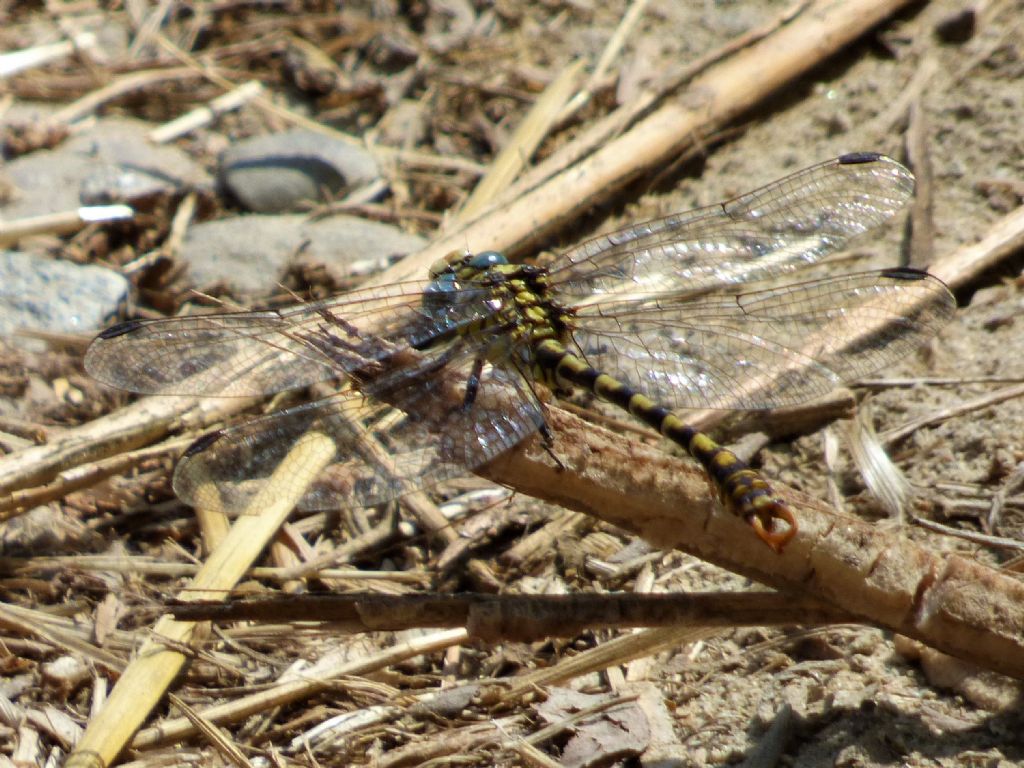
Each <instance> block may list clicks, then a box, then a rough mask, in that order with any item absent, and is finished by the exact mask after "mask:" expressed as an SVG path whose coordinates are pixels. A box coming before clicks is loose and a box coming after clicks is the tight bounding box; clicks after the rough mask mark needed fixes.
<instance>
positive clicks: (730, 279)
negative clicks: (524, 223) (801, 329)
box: [551, 153, 914, 304]
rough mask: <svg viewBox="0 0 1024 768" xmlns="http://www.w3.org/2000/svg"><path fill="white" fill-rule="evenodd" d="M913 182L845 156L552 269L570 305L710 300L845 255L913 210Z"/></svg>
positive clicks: (592, 244) (879, 161)
mask: <svg viewBox="0 0 1024 768" xmlns="http://www.w3.org/2000/svg"><path fill="white" fill-rule="evenodd" d="M913 190H914V177H913V176H912V175H911V173H910V172H909V171H908V170H907V169H906V168H904V167H903V166H902V165H900V164H899V163H897V162H896V161H895V160H892V159H891V158H888V157H885V156H883V155H876V154H867V153H860V154H856V155H844V156H842V157H839V158H836V159H834V160H830V161H827V162H824V163H821V164H819V165H815V166H812V167H810V168H807V169H805V170H802V171H798V172H797V173H794V174H792V175H790V176H787V177H786V178H784V179H780V180H778V181H775V182H772V183H771V184H769V185H767V186H765V187H762V188H761V189H758V190H755V191H754V192H750V193H748V194H745V195H742V196H740V197H737V198H735V199H734V200H730V201H728V202H725V203H720V204H717V205H712V206H709V207H707V208H699V209H697V210H694V211H690V212H687V213H681V214H676V215H674V216H668V217H666V218H663V219H656V220H654V221H649V222H645V223H643V224H637V225H635V226H632V227H627V228H626V229H622V230H620V231H618V232H613V233H611V234H608V235H602V236H600V237H597V238H594V239H593V240H589V241H587V242H584V243H582V244H580V245H578V246H576V247H575V248H573V249H572V250H570V251H568V252H567V253H565V254H564V255H563V256H562V257H561V258H560V259H559V260H558V261H557V262H556V263H555V264H554V265H552V267H551V282H552V285H554V286H556V287H557V290H558V293H559V296H560V297H561V298H563V299H564V300H565V302H566V303H568V304H575V303H580V302H585V300H586V299H587V297H589V296H592V295H594V294H605V295H607V294H618V295H619V296H621V297H623V298H626V297H628V296H629V295H630V294H632V295H649V294H652V293H660V294H664V293H677V292H686V293H688V294H691V295H694V294H700V293H706V292H708V291H710V290H715V289H719V288H723V287H726V286H729V285H736V284H738V283H745V282H748V281H751V280H757V279H763V278H765V277H768V276H771V275H776V274H781V273H783V272H789V271H791V270H794V269H797V268H799V267H801V266H804V265H807V264H810V263H813V262H816V261H819V260H820V259H822V258H824V257H825V256H826V255H828V254H829V253H833V252H835V251H837V250H840V249H842V248H843V247H845V245H846V244H847V242H848V241H849V240H850V239H851V238H852V237H855V236H856V235H859V234H861V233H863V232H866V231H868V230H870V229H873V228H874V227H876V226H878V225H879V224H881V223H882V222H883V221H884V220H886V219H888V218H889V217H890V216H892V215H893V214H894V213H896V212H897V211H899V209H900V208H901V207H902V206H903V205H904V203H906V201H907V200H908V199H909V198H910V196H911V194H912V193H913Z"/></svg>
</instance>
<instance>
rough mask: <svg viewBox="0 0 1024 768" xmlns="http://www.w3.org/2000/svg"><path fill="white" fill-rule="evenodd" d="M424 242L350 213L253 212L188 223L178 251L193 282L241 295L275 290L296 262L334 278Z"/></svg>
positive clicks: (365, 270)
mask: <svg viewBox="0 0 1024 768" xmlns="http://www.w3.org/2000/svg"><path fill="white" fill-rule="evenodd" d="M425 244H426V241H425V240H424V239H423V238H421V237H417V236H416V235H410V234H407V233H405V232H402V231H401V230H400V229H397V228H396V227H391V226H388V225H387V224H381V223H379V222H375V221H366V220H365V219H360V218H356V217H353V216H332V217H330V218H327V219H320V220H318V221H310V220H309V219H308V218H307V217H306V216H304V215H301V214H281V215H276V216H274V215H260V214H251V215H246V216H238V217H235V218H231V219H221V220H220V221H210V222H206V223H204V224H198V225H196V226H194V227H192V228H191V229H190V230H189V232H188V235H187V236H186V237H185V240H184V242H183V243H182V248H181V255H182V258H183V259H184V260H185V261H186V263H187V264H188V266H189V274H190V277H191V279H192V281H193V284H194V285H195V286H196V287H197V288H198V289H199V290H203V291H209V290H212V289H214V288H226V289H228V290H229V291H231V292H232V293H235V294H237V295H242V296H260V295H265V294H268V293H271V292H273V291H274V290H275V288H276V287H277V285H278V283H280V282H281V281H282V280H283V279H284V277H285V275H286V274H287V272H288V270H289V269H290V268H291V267H292V266H293V265H294V266H298V265H301V266H312V265H316V266H322V267H324V268H325V269H326V271H327V273H328V275H329V276H330V277H331V278H332V279H334V280H338V281H340V280H343V279H345V278H350V277H352V276H353V275H362V274H369V273H371V272H375V271H378V270H380V269H382V268H384V267H386V266H387V265H388V264H390V263H391V262H393V261H394V260H395V259H396V258H399V257H401V256H404V255H406V254H408V253H412V252H414V251H417V250H419V249H420V248H422V247H423V246H424V245H425Z"/></svg>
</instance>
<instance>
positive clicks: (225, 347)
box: [85, 280, 494, 397]
mask: <svg viewBox="0 0 1024 768" xmlns="http://www.w3.org/2000/svg"><path fill="white" fill-rule="evenodd" d="M430 285H431V282H430V281H427V280H423V281H416V282H411V283H400V284H394V285H391V286H386V287H382V288H372V289H366V290H361V291H353V292H351V293H346V294H342V295H340V296H336V297H333V298H331V299H327V300H325V301H320V302H314V303H309V304H300V305H296V306H293V307H289V308H286V309H282V310H277V311H274V310H270V311H256V312H235V313H222V314H210V315H197V316H192V317H173V318H167V319H161V320H151V321H129V322H126V323H121V324H120V325H116V326H114V327H112V328H110V329H108V330H107V331H105V332H104V333H102V334H100V335H99V336H98V337H97V338H96V339H95V340H94V341H93V343H92V344H91V345H90V346H89V349H88V351H87V352H86V357H85V367H86V370H87V371H88V372H89V373H90V374H91V375H92V376H93V377H94V378H96V379H98V380H99V381H102V382H104V383H106V384H110V385H111V386H115V387H119V388H121V389H127V390H130V391H133V392H142V393H147V394H178V395H207V396H222V397H228V396H243V395H261V394H268V393H271V392H278V391H281V390H285V389H292V388H296V387H302V386H307V385H309V384H312V383H314V382H317V381H322V380H324V379H326V378H328V377H330V376H337V375H347V376H351V377H353V378H356V379H358V380H366V379H368V378H370V377H373V376H374V375H375V374H376V372H377V371H378V370H379V369H381V368H382V367H383V368H392V369H393V368H394V367H395V366H394V364H393V361H394V360H395V359H396V357H397V356H401V355H402V354H404V353H405V352H407V351H408V350H409V349H410V348H412V349H420V348H422V347H426V346H429V345H430V344H431V342H432V341H434V340H437V339H439V338H445V337H451V336H454V335H456V334H457V333H458V331H459V330H460V329H461V328H464V327H466V326H467V325H469V324H473V323H475V322H478V321H479V320H480V319H481V318H483V317H486V316H488V315H490V314H491V313H493V312H494V307H493V297H492V294H491V292H490V291H486V290H482V289H478V288H473V287H467V288H459V289H455V288H451V289H449V290H447V291H446V292H445V294H444V297H443V298H444V301H434V302H425V301H424V291H425V290H428V289H429V287H430ZM428 294H429V290H428ZM488 299H490V300H491V302H490V303H488ZM425 357H426V358H430V357H431V355H426V356H425ZM429 362H430V361H429V359H427V360H421V361H420V362H419V365H429ZM409 374H410V375H415V370H411V371H409Z"/></svg>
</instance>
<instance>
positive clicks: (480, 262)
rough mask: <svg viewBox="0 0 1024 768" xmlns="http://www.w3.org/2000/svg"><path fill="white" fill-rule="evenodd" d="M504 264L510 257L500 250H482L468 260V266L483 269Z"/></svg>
mask: <svg viewBox="0 0 1024 768" xmlns="http://www.w3.org/2000/svg"><path fill="white" fill-rule="evenodd" d="M504 264H508V259H506V258H505V255H504V254H503V253H499V252H498V251H481V252H480V253H478V254H476V255H475V256H473V257H471V258H470V259H469V261H467V262H466V266H468V267H472V268H473V269H479V270H481V271H483V270H485V269H489V268H490V267H496V266H501V265H504Z"/></svg>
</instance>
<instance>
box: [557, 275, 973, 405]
mask: <svg viewBox="0 0 1024 768" xmlns="http://www.w3.org/2000/svg"><path fill="white" fill-rule="evenodd" d="M955 306H956V303H955V300H954V298H953V296H952V295H951V294H950V292H949V289H948V288H946V286H945V284H943V282H942V281H941V280H939V279H938V278H936V277H933V276H932V275H929V274H928V273H926V272H920V271H917V270H912V269H893V270H885V271H881V272H864V273H860V274H853V275H843V276H839V277H830V278H826V279H823V280H813V281H809V282H804V283H797V284H793V285H786V286H781V287H777V288H769V289H765V290H759V291H752V292H747V293H741V294H738V295H732V296H721V295H719V296H706V297H701V298H697V299H692V300H681V301H672V300H668V301H660V302H652V303H648V304H640V305H636V304H633V305H630V303H628V302H619V303H611V304H601V305H595V306H594V307H589V308H587V309H586V310H585V311H581V312H580V314H579V317H578V324H579V327H578V329H576V330H574V331H573V338H574V340H575V342H576V344H577V345H578V347H579V349H580V351H581V352H582V353H583V355H584V357H585V358H586V360H587V361H588V362H589V363H590V364H591V365H593V366H594V367H595V368H597V369H598V370H601V371H604V372H606V373H609V374H611V375H612V376H615V377H616V378H621V379H622V380H623V381H625V382H628V383H630V384H632V385H633V386H634V387H637V388H639V389H640V391H642V392H644V393H645V394H647V395H648V396H649V397H652V398H654V399H656V400H659V401H661V402H662V403H664V404H665V405H667V406H669V407H672V408H741V409H758V408H775V407H779V406H786V405H794V404H797V403H801V402H804V401H806V400H809V399H811V398H813V397H817V396H819V395H823V394H825V393H827V392H828V391H830V390H831V389H832V388H834V387H835V386H837V385H838V384H840V383H842V382H846V381H852V380H855V379H857V378H859V377H863V376H865V375H867V374H869V373H871V372H873V371H876V370H878V369H879V368H881V367H882V366H884V365H886V364H887V363H891V362H892V361H894V360H897V359H899V358H900V357H903V356H904V355H906V354H907V353H909V352H910V351H911V350H912V349H914V348H915V347H916V346H917V345H919V344H920V343H921V342H922V341H924V340H925V339H928V338H930V337H932V336H933V335H934V334H935V333H936V332H937V331H938V329H939V328H941V327H942V326H943V325H944V324H945V323H946V322H947V321H948V320H949V319H950V318H951V317H952V314H953V311H954V309H955Z"/></svg>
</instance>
